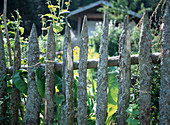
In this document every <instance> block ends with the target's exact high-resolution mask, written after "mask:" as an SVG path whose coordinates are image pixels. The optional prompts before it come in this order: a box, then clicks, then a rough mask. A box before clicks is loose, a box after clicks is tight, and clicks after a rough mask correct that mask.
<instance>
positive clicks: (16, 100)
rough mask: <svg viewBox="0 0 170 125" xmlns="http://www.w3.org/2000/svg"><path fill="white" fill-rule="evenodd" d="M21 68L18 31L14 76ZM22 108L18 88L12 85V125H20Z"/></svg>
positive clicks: (17, 33)
mask: <svg viewBox="0 0 170 125" xmlns="http://www.w3.org/2000/svg"><path fill="white" fill-rule="evenodd" d="M20 68H21V48H20V41H19V32H18V31H16V36H15V45H14V70H13V75H14V73H15V71H16V70H19V69H20ZM19 106H20V91H19V90H18V89H17V88H16V86H15V85H14V82H13V85H12V92H11V112H10V117H11V121H10V122H11V125H18V120H19V119H18V111H19Z"/></svg>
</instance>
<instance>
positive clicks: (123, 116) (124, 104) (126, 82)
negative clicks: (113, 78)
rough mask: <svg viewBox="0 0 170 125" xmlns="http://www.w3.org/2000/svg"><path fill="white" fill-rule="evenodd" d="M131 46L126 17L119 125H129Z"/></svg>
mask: <svg viewBox="0 0 170 125" xmlns="http://www.w3.org/2000/svg"><path fill="white" fill-rule="evenodd" d="M130 52H131V46H130V35H129V19H128V16H127V15H126V16H125V18H124V24H123V31H122V34H121V36H120V43H119V55H120V57H119V67H120V71H119V92H118V117H117V118H118V119H117V123H118V125H127V124H128V123H127V122H126V120H127V112H126V109H127V108H128V106H129V99H130V83H131V58H130Z"/></svg>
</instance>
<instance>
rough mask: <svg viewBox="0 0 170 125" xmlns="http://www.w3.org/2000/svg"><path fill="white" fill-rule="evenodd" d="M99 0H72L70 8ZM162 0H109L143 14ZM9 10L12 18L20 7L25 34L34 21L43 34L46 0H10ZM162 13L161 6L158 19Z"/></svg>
mask: <svg viewBox="0 0 170 125" xmlns="http://www.w3.org/2000/svg"><path fill="white" fill-rule="evenodd" d="M96 1H99V0H72V2H71V6H70V8H69V10H70V11H72V10H75V9H77V8H78V7H82V6H85V5H88V4H90V3H93V2H96ZM159 1H160V0H109V2H111V3H113V5H114V6H115V7H118V8H121V9H125V10H127V9H129V10H133V11H135V12H138V13H140V14H143V12H144V9H147V10H149V14H150V15H151V13H152V12H153V10H154V9H155V7H156V6H157V4H158V2H159ZM52 3H53V4H56V0H52ZM0 5H1V6H0V14H2V13H3V0H1V1H0ZM7 8H8V10H7V13H8V15H7V17H8V18H9V19H11V13H13V12H14V10H16V9H18V11H19V12H20V14H21V17H22V21H23V22H22V24H21V26H23V27H24V28H25V33H24V36H25V37H28V35H29V31H30V30H31V26H32V24H33V23H35V25H36V26H37V31H38V35H40V34H41V23H40V22H41V18H40V14H45V13H48V12H49V10H48V8H47V4H46V0H22V1H21V0H8V7H7ZM112 11H113V12H116V13H117V14H118V15H121V13H120V12H117V10H112ZM160 15H161V7H160V8H159V11H158V16H157V19H158V18H159V17H160ZM110 17H112V18H113V19H117V20H118V18H121V19H123V17H122V15H121V17H120V16H119V17H117V16H116V17H115V16H113V15H112V16H111V15H110Z"/></svg>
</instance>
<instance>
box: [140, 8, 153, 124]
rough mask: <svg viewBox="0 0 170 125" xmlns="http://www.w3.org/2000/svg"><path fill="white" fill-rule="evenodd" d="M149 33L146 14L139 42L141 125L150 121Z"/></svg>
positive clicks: (150, 40)
mask: <svg viewBox="0 0 170 125" xmlns="http://www.w3.org/2000/svg"><path fill="white" fill-rule="evenodd" d="M151 42H152V39H151V31H150V24H149V19H148V14H147V12H146V11H145V15H144V18H143V21H142V27H141V35H140V41H139V71H140V75H139V76H140V93H139V112H140V113H139V119H140V124H141V125H149V124H150V119H151V82H152V59H151Z"/></svg>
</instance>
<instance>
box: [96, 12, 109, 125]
mask: <svg viewBox="0 0 170 125" xmlns="http://www.w3.org/2000/svg"><path fill="white" fill-rule="evenodd" d="M108 28H109V26H108V13H107V12H105V14H104V21H103V32H102V37H101V42H100V50H99V64H98V73H97V106H96V125H104V124H105V121H106V118H107V65H108V32H109V29H108Z"/></svg>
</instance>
